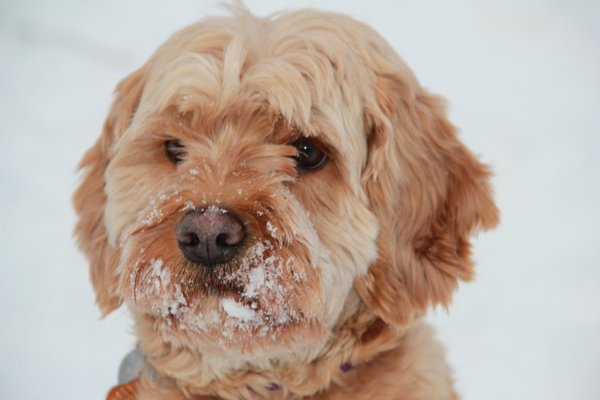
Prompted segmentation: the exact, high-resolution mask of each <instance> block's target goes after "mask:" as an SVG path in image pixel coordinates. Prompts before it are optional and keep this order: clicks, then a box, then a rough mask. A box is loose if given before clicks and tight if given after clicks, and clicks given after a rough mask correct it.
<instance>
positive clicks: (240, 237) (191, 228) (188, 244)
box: [175, 206, 246, 267]
mask: <svg viewBox="0 0 600 400" xmlns="http://www.w3.org/2000/svg"><path fill="white" fill-rule="evenodd" d="M175 236H176V238H177V242H179V248H180V249H181V251H182V252H183V254H184V255H185V257H186V258H187V259H188V260H190V261H192V262H194V263H197V264H202V265H203V266H205V267H212V266H213V265H216V264H223V263H226V262H227V261H229V260H231V259H232V258H233V256H234V255H235V253H237V251H238V249H239V248H240V247H241V245H242V243H243V242H244V238H245V237H246V230H245V229H244V225H243V224H242V223H241V222H240V221H239V220H238V219H237V218H236V217H235V216H233V215H232V214H231V213H230V212H229V211H228V210H224V209H221V208H217V207H214V206H211V207H208V209H206V210H195V211H192V212H190V213H188V214H186V215H185V216H184V217H183V218H182V219H181V221H179V223H178V224H177V227H176V228H175Z"/></svg>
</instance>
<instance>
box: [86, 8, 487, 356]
mask: <svg viewBox="0 0 600 400" xmlns="http://www.w3.org/2000/svg"><path fill="white" fill-rule="evenodd" d="M82 165H83V167H85V168H87V171H86V175H85V177H84V180H83V182H82V184H81V186H80V188H79V190H78V192H77V193H76V196H75V205H76V209H77V211H78V213H79V216H80V220H79V224H78V226H77V230H76V233H77V236H78V239H79V242H80V246H81V247H82V248H83V250H84V251H85V252H86V254H87V255H88V257H89V258H90V261H91V275H92V282H93V284H94V287H95V289H96V292H97V297H98V303H99V305H100V307H101V308H102V309H103V311H104V312H108V311H110V310H112V309H114V308H115V307H117V306H118V305H119V304H121V303H122V302H125V303H126V304H127V305H128V306H129V308H130V309H131V311H132V312H133V314H134V315H135V316H137V317H140V318H141V317H143V318H151V319H152V320H153V321H154V323H155V325H156V331H157V333H158V334H159V335H160V336H161V338H162V340H164V341H168V342H171V343H175V344H178V345H184V346H187V347H190V348H192V349H194V350H197V351H200V352H202V353H204V354H221V353H223V352H228V353H230V354H239V355H241V356H243V355H256V354H263V355H265V354H266V355H267V356H276V355H278V354H288V353H293V352H297V351H300V349H303V351H307V350H306V349H309V348H316V347H318V346H319V345H322V344H323V343H324V342H325V341H326V340H327V339H328V338H329V337H330V334H331V332H332V330H333V328H334V327H335V326H336V324H340V323H343V322H344V321H342V320H341V319H343V318H348V315H352V312H351V311H352V310H350V312H348V308H352V307H354V308H355V309H358V308H360V307H362V306H361V305H360V304H364V305H366V307H367V308H368V309H370V310H371V311H372V312H374V313H375V314H376V315H378V316H379V317H380V318H381V319H382V320H384V321H385V322H387V323H389V324H394V325H402V324H406V323H408V322H409V321H410V319H411V318H412V317H413V316H414V315H415V313H419V312H421V311H422V310H424V309H425V308H426V307H427V306H429V305H431V304H446V303H447V302H448V301H449V300H450V296H451V293H452V291H453V290H454V288H455V286H456V282H457V279H459V278H460V279H468V278H469V277H470V276H471V273H472V266H471V262H470V260H469V242H468V236H469V235H470V234H471V233H472V231H473V230H474V229H476V228H478V227H480V228H489V227H491V226H493V225H494V224H495V223H496V221H497V210H496V208H495V206H494V204H493V202H492V199H491V194H490V189H489V186H488V183H487V179H488V172H487V170H486V168H485V167H484V166H483V165H481V164H480V163H479V162H478V161H477V160H476V159H475V158H474V157H473V156H472V155H471V154H470V153H469V152H468V150H467V149H466V148H465V147H464V146H463V145H462V144H461V143H460V142H459V141H458V139H457V137H456V135H455V132H454V129H453V128H452V126H451V125H450V124H449V123H448V122H447V120H446V119H445V116H444V110H443V107H442V106H441V105H440V102H439V101H438V100H437V99H436V98H435V97H433V96H431V95H429V94H428V93H427V92H425V91H424V90H423V89H422V88H421V87H420V86H419V84H418V82H417V81H416V80H415V79H414V77H413V76H412V74H411V73H410V71H409V70H408V69H407V68H406V67H405V66H404V64H403V63H402V62H401V61H400V60H399V59H398V58H397V56H396V55H395V54H394V52H393V51H392V50H391V48H389V47H388V46H387V45H386V44H385V42H383V40H382V39H381V38H379V36H378V35H377V34H376V33H375V32H373V31H372V30H371V29H369V28H368V27H365V26H364V25H362V24H360V23H357V22H355V21H353V20H351V19H349V18H347V17H342V16H339V15H330V14H325V13H317V12H299V13H293V14H286V15H280V16H278V17H277V18H273V19H257V18H254V17H252V16H250V15H248V14H246V13H244V12H238V13H237V14H236V15H235V16H233V17H230V18H218V19H208V20H205V21H203V22H200V23H198V24H196V25H193V26H191V27H190V28H187V29H185V30H184V31H181V32H179V33H178V34H176V35H175V36H174V37H172V38H171V39H170V40H169V41H168V42H167V43H166V44H164V45H163V46H162V47H161V48H159V50H158V51H157V52H156V53H155V54H154V55H153V56H152V58H151V59H150V60H149V61H148V62H147V63H146V64H145V65H144V66H143V67H142V68H141V69H139V70H138V71H136V72H135V73H133V74H132V75H130V76H129V77H128V78H126V79H125V80H124V81H123V82H122V83H121V84H120V86H119V87H118V90H117V99H116V100H115V103H114V105H113V108H112V110H111V113H110V115H109V117H108V119H107V122H106V124H105V127H104V133H103V135H102V136H101V138H100V139H99V141H98V142H97V144H96V145H95V146H94V147H93V148H92V149H91V150H90V151H89V152H88V154H87V155H86V156H85V158H84V160H83V162H82ZM344 309H346V312H342V311H343V310H344ZM341 316H343V317H341Z"/></svg>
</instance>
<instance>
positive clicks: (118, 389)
mask: <svg viewBox="0 0 600 400" xmlns="http://www.w3.org/2000/svg"><path fill="white" fill-rule="evenodd" d="M137 381H138V380H137V379H135V380H133V381H131V382H127V383H124V384H122V385H117V386H115V387H113V388H112V389H111V390H110V392H108V395H107V396H106V400H135V398H136V394H137Z"/></svg>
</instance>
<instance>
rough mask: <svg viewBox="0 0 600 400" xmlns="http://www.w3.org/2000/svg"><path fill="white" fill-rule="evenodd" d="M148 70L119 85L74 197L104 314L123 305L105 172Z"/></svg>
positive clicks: (82, 243) (78, 227)
mask: <svg viewBox="0 0 600 400" xmlns="http://www.w3.org/2000/svg"><path fill="white" fill-rule="evenodd" d="M144 81H145V71H144V69H139V70H137V71H135V72H134V73H132V74H131V75H129V76H128V77H127V78H125V79H124V80H123V81H121V82H120V83H119V85H117V89H116V98H115V100H114V102H113V105H112V107H111V110H110V113H109V115H108V117H107V119H106V121H105V123H104V128H103V130H102V134H101V135H100V137H99V138H98V140H97V141H96V143H95V144H94V146H93V147H92V148H90V149H89V150H88V151H87V152H86V154H85V155H84V156H83V159H82V160H81V162H80V164H79V169H80V170H81V171H82V172H83V175H82V178H83V179H82V181H81V183H80V185H79V187H78V188H77V190H76V191H75V194H74V195H73V204H74V207H75V211H76V213H77V216H78V221H77V225H76V226H75V237H76V239H77V244H78V246H79V248H80V249H81V250H82V251H83V253H84V254H85V255H86V257H87V258H88V260H89V263H90V278H91V281H92V285H93V287H94V291H95V292H96V303H97V304H98V307H99V308H100V310H101V311H102V314H103V315H106V314H108V313H109V312H111V311H113V310H114V309H116V308H117V307H118V306H119V305H120V304H121V298H120V297H119V295H118V294H117V290H116V289H117V274H116V271H115V270H116V267H117V264H118V262H119V256H120V254H119V251H118V249H114V248H112V247H111V246H110V245H109V243H108V240H107V234H106V227H105V225H104V207H105V204H106V194H105V192H104V172H105V170H106V167H107V165H108V163H109V162H110V158H111V154H112V150H113V145H114V144H115V143H116V141H117V140H118V139H119V137H120V136H121V134H122V133H123V132H124V131H125V130H126V129H127V128H128V127H129V124H130V121H131V118H132V117H133V114H134V112H135V110H136V107H137V104H138V102H139V99H140V97H141V93H142V90H143V87H144Z"/></svg>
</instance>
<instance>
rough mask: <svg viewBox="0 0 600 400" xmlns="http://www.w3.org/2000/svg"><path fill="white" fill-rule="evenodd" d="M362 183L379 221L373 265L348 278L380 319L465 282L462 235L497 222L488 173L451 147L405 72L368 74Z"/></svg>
mask: <svg viewBox="0 0 600 400" xmlns="http://www.w3.org/2000/svg"><path fill="white" fill-rule="evenodd" d="M376 97H377V100H376V102H377V104H376V105H375V106H373V107H371V108H369V109H368V111H367V115H366V119H365V121H366V124H367V125H368V126H367V129H368V130H369V138H368V141H369V156H368V161H367V165H366V168H365V169H364V172H363V185H364V187H365V189H366V191H367V193H368V196H369V199H370V201H371V207H372V210H373V212H374V213H375V214H376V215H377V217H378V219H379V221H380V235H379V238H378V250H379V257H378V260H377V261H376V262H375V263H374V264H373V265H371V266H370V268H369V271H368V274H367V275H366V276H364V277H361V278H359V279H357V280H356V282H355V287H356V290H357V292H358V293H359V295H360V296H361V298H362V299H363V301H364V302H365V303H367V304H368V305H369V306H370V307H371V308H372V309H373V310H374V311H375V313H376V314H377V315H378V316H379V317H380V318H382V319H383V320H384V321H386V322H388V323H391V324H395V325H402V324H406V323H407V322H409V321H410V320H411V319H412V318H413V317H414V316H415V315H417V314H419V313H421V312H423V311H424V310H425V309H426V308H427V307H428V306H430V305H437V304H440V305H443V306H446V305H448V304H449V302H450V300H451V296H452V293H453V292H454V290H455V289H456V286H457V284H458V281H459V280H469V279H470V278H471V277H472V276H473V262H472V260H471V257H470V253H471V252H470V243H469V236H470V235H471V234H473V233H474V232H475V231H477V230H479V229H490V228H492V227H494V226H495V225H496V224H497V223H498V218H499V217H498V210H497V208H496V206H495V204H494V201H493V199H492V190H491V187H490V184H489V177H490V172H489V170H488V168H487V167H486V166H485V165H483V164H482V163H480V162H479V161H478V160H477V159H476V158H475V157H474V156H473V154H471V152H470V151H469V150H468V149H467V148H466V147H465V146H464V145H463V144H462V143H461V142H460V141H459V139H458V137H457V135H456V131H455V128H454V127H453V126H452V125H451V124H450V123H449V122H448V120H447V118H446V116H445V114H446V113H445V108H444V105H443V102H442V101H441V100H440V99H439V98H437V97H435V96H432V95H430V94H429V93H427V92H426V91H424V90H423V89H422V88H421V87H420V86H419V84H418V83H417V82H416V80H415V79H414V78H413V77H412V75H411V74H410V72H402V71H401V72H400V73H398V74H385V75H380V76H378V78H377V83H376Z"/></svg>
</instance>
